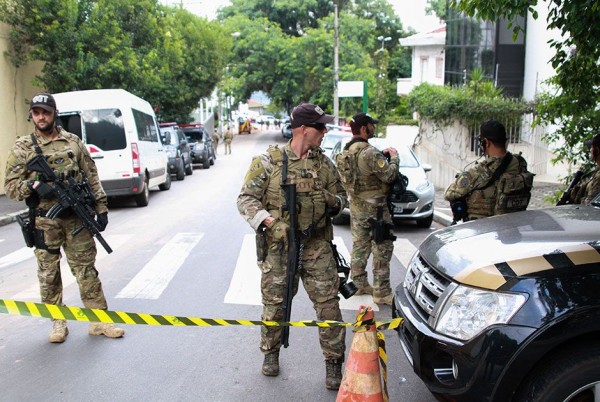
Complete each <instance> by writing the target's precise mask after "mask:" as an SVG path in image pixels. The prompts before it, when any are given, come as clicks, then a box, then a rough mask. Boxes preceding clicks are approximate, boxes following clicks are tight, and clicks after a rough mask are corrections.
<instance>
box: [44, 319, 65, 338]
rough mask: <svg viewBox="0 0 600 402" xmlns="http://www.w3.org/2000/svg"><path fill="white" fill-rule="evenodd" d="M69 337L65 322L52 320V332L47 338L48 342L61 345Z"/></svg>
mask: <svg viewBox="0 0 600 402" xmlns="http://www.w3.org/2000/svg"><path fill="white" fill-rule="evenodd" d="M67 335H69V328H67V321H66V320H52V332H50V336H49V337H48V341H49V342H51V343H63V342H64V341H65V339H67Z"/></svg>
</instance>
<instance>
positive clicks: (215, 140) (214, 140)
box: [212, 133, 220, 155]
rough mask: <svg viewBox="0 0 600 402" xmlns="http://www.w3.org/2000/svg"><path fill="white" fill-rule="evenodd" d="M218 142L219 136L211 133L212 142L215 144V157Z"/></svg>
mask: <svg viewBox="0 0 600 402" xmlns="http://www.w3.org/2000/svg"><path fill="white" fill-rule="evenodd" d="M219 140H220V137H219V134H217V133H213V135H212V141H213V143H214V144H215V145H214V148H215V155H216V154H217V153H218V148H219Z"/></svg>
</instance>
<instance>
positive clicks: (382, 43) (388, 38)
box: [375, 35, 392, 53]
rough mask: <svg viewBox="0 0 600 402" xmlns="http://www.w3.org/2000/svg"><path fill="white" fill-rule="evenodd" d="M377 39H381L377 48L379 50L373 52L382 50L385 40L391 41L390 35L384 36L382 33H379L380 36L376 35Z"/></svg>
mask: <svg viewBox="0 0 600 402" xmlns="http://www.w3.org/2000/svg"><path fill="white" fill-rule="evenodd" d="M377 40H380V41H381V49H379V50H378V51H377V52H375V53H379V52H383V50H384V47H383V46H384V44H385V42H389V41H391V40H392V37H391V36H386V37H383V35H381V36H378V37H377Z"/></svg>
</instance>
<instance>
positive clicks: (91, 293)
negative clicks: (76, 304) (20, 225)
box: [35, 217, 108, 310]
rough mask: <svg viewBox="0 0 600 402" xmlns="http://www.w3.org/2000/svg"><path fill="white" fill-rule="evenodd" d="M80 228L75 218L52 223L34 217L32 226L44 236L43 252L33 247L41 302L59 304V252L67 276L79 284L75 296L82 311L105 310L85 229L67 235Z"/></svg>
mask: <svg viewBox="0 0 600 402" xmlns="http://www.w3.org/2000/svg"><path fill="white" fill-rule="evenodd" d="M80 225H81V221H80V220H79V218H77V217H69V218H64V219H61V218H57V219H56V220H52V219H48V218H44V217H37V218H36V220H35V226H36V229H37V230H41V231H42V232H43V233H44V242H45V243H46V246H47V248H48V249H47V250H44V249H41V248H36V249H35V256H36V257H37V262H38V280H39V282H40V294H41V298H42V302H43V303H47V304H55V305H59V306H61V305H63V285H62V278H61V273H60V259H61V253H60V249H61V247H62V249H63V250H64V252H65V255H66V257H67V262H68V263H69V267H70V268H71V273H72V274H73V276H74V277H75V279H76V280H77V284H78V285H79V295H80V297H81V301H82V302H83V305H84V306H85V307H86V308H96V309H102V310H106V309H107V308H108V307H107V304H106V299H105V298H104V292H103V291H102V283H101V282H100V278H98V271H96V268H95V266H94V264H95V261H96V243H95V242H94V239H93V237H92V235H91V234H90V232H89V231H88V230H82V231H81V232H79V233H78V234H77V235H76V236H73V235H72V234H71V233H72V232H73V230H75V228H77V227H79V226H80Z"/></svg>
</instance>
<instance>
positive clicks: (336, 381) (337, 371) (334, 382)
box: [325, 360, 342, 389]
mask: <svg viewBox="0 0 600 402" xmlns="http://www.w3.org/2000/svg"><path fill="white" fill-rule="evenodd" d="M341 383H342V360H325V387H326V388H327V389H340V384H341Z"/></svg>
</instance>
